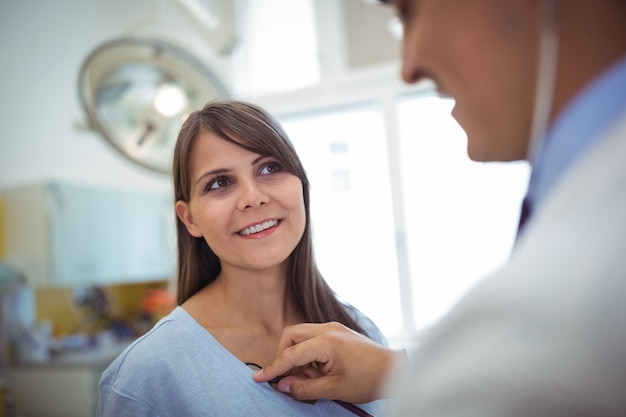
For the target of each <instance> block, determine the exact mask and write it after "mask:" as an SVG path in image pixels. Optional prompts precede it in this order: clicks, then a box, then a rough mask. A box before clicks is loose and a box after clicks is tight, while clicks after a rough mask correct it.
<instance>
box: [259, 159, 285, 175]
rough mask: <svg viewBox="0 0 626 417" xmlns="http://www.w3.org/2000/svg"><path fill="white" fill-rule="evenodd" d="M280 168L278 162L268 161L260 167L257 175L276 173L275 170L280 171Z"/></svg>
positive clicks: (281, 168)
mask: <svg viewBox="0 0 626 417" xmlns="http://www.w3.org/2000/svg"><path fill="white" fill-rule="evenodd" d="M282 170H283V167H282V165H280V164H279V163H278V162H268V163H267V164H264V165H263V166H262V167H261V170H260V171H259V175H269V174H276V173H277V172H280V171H282Z"/></svg>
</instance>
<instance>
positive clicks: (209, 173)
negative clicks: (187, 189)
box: [195, 155, 271, 185]
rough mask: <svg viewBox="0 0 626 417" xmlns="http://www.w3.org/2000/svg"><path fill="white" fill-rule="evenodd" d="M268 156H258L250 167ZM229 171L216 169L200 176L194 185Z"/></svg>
mask: <svg viewBox="0 0 626 417" xmlns="http://www.w3.org/2000/svg"><path fill="white" fill-rule="evenodd" d="M270 156H271V155H259V156H258V157H256V158H254V160H253V161H252V162H251V163H250V165H256V164H257V163H258V162H259V161H261V160H263V159H264V158H268V157H270ZM230 171H231V170H230V169H228V168H218V169H214V170H211V171H207V172H205V173H204V174H202V175H200V178H198V179H197V180H196V182H195V185H198V183H199V182H201V181H202V180H203V179H204V178H206V177H209V176H214V175H219V174H225V173H227V172H230Z"/></svg>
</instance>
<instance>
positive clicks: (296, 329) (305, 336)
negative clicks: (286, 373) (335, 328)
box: [276, 323, 328, 356]
mask: <svg viewBox="0 0 626 417" xmlns="http://www.w3.org/2000/svg"><path fill="white" fill-rule="evenodd" d="M327 331H328V323H301V324H296V325H293V326H287V327H285V329H284V330H283V334H282V335H281V337H280V340H279V341H278V345H277V346H276V356H278V355H280V353H281V352H282V351H283V350H285V349H287V348H288V347H290V346H293V345H297V344H298V343H302V342H304V341H307V340H310V339H313V338H315V337H317V336H320V335H322V334H324V333H326V332H327Z"/></svg>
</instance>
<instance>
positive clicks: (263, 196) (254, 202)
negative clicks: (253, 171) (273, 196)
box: [237, 179, 270, 210]
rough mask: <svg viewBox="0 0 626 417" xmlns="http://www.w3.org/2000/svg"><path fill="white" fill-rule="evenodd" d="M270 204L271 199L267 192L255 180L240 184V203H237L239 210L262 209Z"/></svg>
mask: <svg viewBox="0 0 626 417" xmlns="http://www.w3.org/2000/svg"><path fill="white" fill-rule="evenodd" d="M269 202H270V197H269V194H268V193H267V192H266V191H265V189H264V187H263V184H261V183H259V182H258V181H256V180H254V179H248V180H244V181H241V182H240V186H239V201H238V203H237V207H238V208H239V210H246V209H248V208H255V207H261V206H263V205H265V204H267V203H269Z"/></svg>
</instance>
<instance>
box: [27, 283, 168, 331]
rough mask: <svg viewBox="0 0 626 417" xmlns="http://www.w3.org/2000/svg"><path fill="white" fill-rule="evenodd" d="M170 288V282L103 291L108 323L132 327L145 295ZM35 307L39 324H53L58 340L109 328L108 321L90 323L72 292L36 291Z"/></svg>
mask: <svg viewBox="0 0 626 417" xmlns="http://www.w3.org/2000/svg"><path fill="white" fill-rule="evenodd" d="M167 287H168V282H167V281H155V282H148V283H139V284H122V285H111V286H107V287H103V289H104V291H105V294H106V297H107V300H108V303H109V308H108V315H109V319H112V320H115V321H118V322H123V323H125V324H128V325H130V326H131V327H132V326H133V324H134V323H135V322H136V321H137V320H138V318H139V316H140V312H141V308H142V302H143V300H144V298H145V297H146V295H148V294H149V292H150V291H151V290H155V289H166V288H167ZM35 305H36V320H37V321H44V320H45V321H49V322H50V323H52V324H53V329H54V330H53V332H54V335H55V336H65V335H69V334H73V333H77V332H85V333H92V332H96V331H98V330H102V329H105V328H106V327H107V326H108V325H109V324H110V322H108V321H105V320H100V321H94V320H91V319H90V318H89V317H88V315H86V314H85V312H83V311H81V310H80V308H79V307H77V306H76V305H75V304H74V299H73V290H72V289H70V288H36V289H35ZM154 319H157V317H155V318H154ZM152 321H154V320H152Z"/></svg>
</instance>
